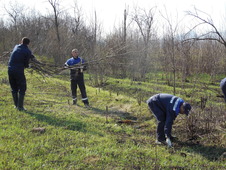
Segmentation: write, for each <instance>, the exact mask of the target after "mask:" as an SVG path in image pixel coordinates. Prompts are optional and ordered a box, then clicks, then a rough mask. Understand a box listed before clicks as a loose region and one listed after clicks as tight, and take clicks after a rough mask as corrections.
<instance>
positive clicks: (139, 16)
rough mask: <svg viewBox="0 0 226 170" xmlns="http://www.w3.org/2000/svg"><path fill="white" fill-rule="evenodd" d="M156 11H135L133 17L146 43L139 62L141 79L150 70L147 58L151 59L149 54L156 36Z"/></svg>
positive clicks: (152, 9) (153, 9)
mask: <svg viewBox="0 0 226 170" xmlns="http://www.w3.org/2000/svg"><path fill="white" fill-rule="evenodd" d="M155 9H156V8H155V7H153V8H151V9H149V10H148V11H147V10H145V9H139V10H137V9H135V13H134V15H133V16H132V19H133V20H134V21H135V23H136V24H137V26H138V28H139V31H140V34H141V36H142V39H143V43H144V56H143V57H141V56H140V57H139V59H140V60H139V62H138V63H139V68H140V71H139V72H140V74H141V78H145V74H146V73H147V70H148V65H147V64H148V61H147V58H148V57H149V56H148V52H149V48H150V41H151V37H152V35H153V34H154V28H153V24H154V14H155Z"/></svg>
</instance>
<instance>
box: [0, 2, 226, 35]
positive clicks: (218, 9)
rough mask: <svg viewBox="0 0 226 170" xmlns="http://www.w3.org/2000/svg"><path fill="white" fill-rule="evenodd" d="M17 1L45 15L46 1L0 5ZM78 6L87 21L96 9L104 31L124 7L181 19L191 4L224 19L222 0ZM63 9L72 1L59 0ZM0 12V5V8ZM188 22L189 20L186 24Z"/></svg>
mask: <svg viewBox="0 0 226 170" xmlns="http://www.w3.org/2000/svg"><path fill="white" fill-rule="evenodd" d="M11 1H12V2H15V1H16V2H18V3H20V4H22V5H23V4H24V5H25V6H26V7H29V8H31V9H33V8H35V9H36V10H37V11H39V12H41V13H42V14H45V13H46V12H47V11H48V9H50V10H52V9H51V6H50V5H49V4H48V3H47V0H0V4H1V5H0V6H1V7H2V6H3V5H6V6H7V5H8V4H9V3H10V2H11ZM75 1H76V2H77V4H78V5H79V6H80V7H81V8H82V11H83V13H84V16H85V17H86V19H87V20H90V18H91V17H93V14H94V11H96V12H97V18H98V20H99V22H100V23H101V24H102V26H103V28H104V29H105V32H107V31H110V30H111V29H113V28H114V26H116V27H118V25H119V24H121V23H122V21H123V11H124V9H127V10H128V11H129V12H130V11H133V10H134V8H135V7H139V8H142V9H151V8H153V7H155V6H156V7H157V8H156V9H157V10H156V11H157V12H158V13H159V11H161V12H163V13H164V11H165V9H166V10H167V13H168V14H170V15H171V17H172V18H174V17H175V18H176V16H178V17H177V18H179V20H180V19H181V18H183V16H185V11H189V10H190V11H192V10H193V9H194V7H196V8H197V9H199V10H201V11H204V12H206V13H208V14H209V15H210V16H211V18H212V19H213V20H214V21H215V23H216V22H220V23H221V22H223V24H222V25H225V23H226V22H225V21H226V0H75ZM61 2H62V3H63V4H62V6H64V9H68V10H69V9H70V6H73V4H74V0H61ZM0 11H2V8H1V10H0ZM0 13H1V12H0ZM188 24H189V23H188Z"/></svg>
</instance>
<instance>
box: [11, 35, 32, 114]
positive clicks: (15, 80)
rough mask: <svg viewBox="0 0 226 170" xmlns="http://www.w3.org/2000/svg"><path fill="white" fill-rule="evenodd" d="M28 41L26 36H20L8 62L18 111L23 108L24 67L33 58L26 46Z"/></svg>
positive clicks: (25, 85) (25, 87) (26, 66)
mask: <svg viewBox="0 0 226 170" xmlns="http://www.w3.org/2000/svg"><path fill="white" fill-rule="evenodd" d="M29 43H30V39H28V38H27V37H24V38H22V40H21V44H18V45H16V46H15V47H14V49H13V51H12V53H11V55H10V59H9V63H8V77H9V83H10V86H11V91H12V96H13V101H14V105H15V108H17V109H18V110H19V111H24V110H25V109H24V107H23V104H24V96H25V92H26V89H27V83H26V77H25V75H24V69H25V68H28V67H29V60H30V59H34V56H33V55H32V53H31V51H30V50H29V48H28V45H29Z"/></svg>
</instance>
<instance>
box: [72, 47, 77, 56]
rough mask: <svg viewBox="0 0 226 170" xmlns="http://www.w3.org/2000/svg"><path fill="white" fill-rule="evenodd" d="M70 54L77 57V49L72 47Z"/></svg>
mask: <svg viewBox="0 0 226 170" xmlns="http://www.w3.org/2000/svg"><path fill="white" fill-rule="evenodd" d="M71 54H72V56H73V57H74V58H77V57H78V49H76V48H75V49H73V50H72V51H71Z"/></svg>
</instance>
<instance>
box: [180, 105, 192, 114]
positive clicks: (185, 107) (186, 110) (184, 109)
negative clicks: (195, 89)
mask: <svg viewBox="0 0 226 170" xmlns="http://www.w3.org/2000/svg"><path fill="white" fill-rule="evenodd" d="M190 111H191V105H190V104H189V103H187V102H184V103H183V104H182V105H181V107H180V113H182V114H186V115H187V116H188V114H189V112H190Z"/></svg>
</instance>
